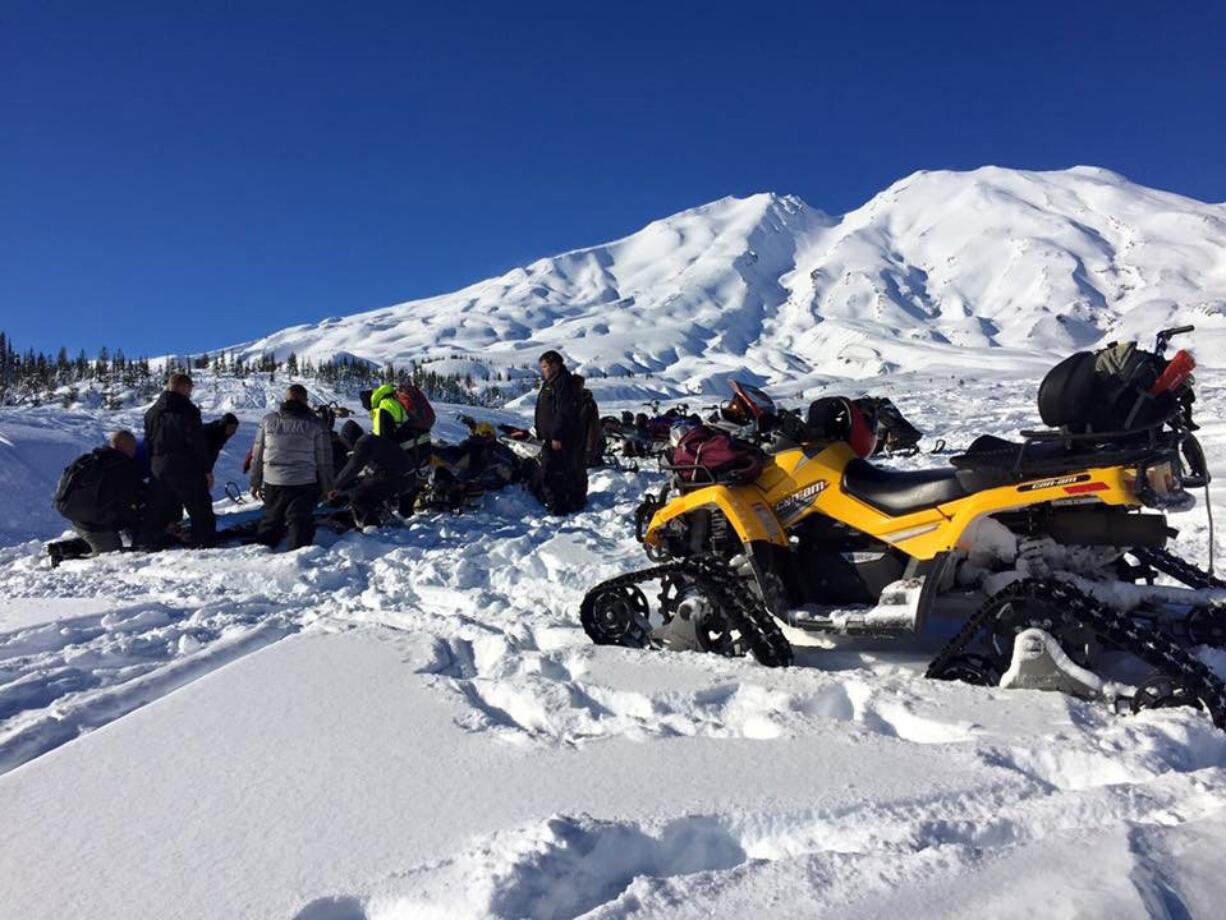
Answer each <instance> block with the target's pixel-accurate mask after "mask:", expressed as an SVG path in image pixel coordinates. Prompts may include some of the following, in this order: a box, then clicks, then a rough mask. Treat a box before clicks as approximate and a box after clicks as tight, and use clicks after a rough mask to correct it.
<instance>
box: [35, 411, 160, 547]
mask: <svg viewBox="0 0 1226 920" xmlns="http://www.w3.org/2000/svg"><path fill="white" fill-rule="evenodd" d="M55 509H56V510H57V511H58V512H59V513H60V514H62V515H63V516H64V517H66V518H68V522H69V523H70V524H72V529H73V530H75V531H76V532H77V534H78V535H79V536H80V537H81V538H82V539H83V540H85V542H86V543H88V544H89V548H90V549H91V550H93V551H94V552H95V553H113V552H115V551H116V550H119V549H121V548H122V547H123V539H122V537H121V535H120V534H121V532H123V531H127V532H129V533H130V534H131V536H132V543H133V545H134V546H135V545H138V544H139V543H140V542H141V540H142V539H143V538H144V537H145V536H146V533H145V531H146V529H147V527H148V525H149V511H150V508H149V487H148V486H147V485H146V484H145V476H144V472H143V471H142V470H141V467H140V464H139V463H137V461H136V435H134V434H132V432H130V431H116V432H115V433H114V434H112V435H111V436H110V438H108V439H107V446H106V447H99V448H97V449H95V450H92V451H90V452H89V453H88V454H85V455H84V456H81V457H78V458H77V459H76V460H74V461H73V462H72V464H71V465H70V466H69V467H68V468H67V469H66V470H64V473H63V475H62V476H61V477H60V482H59V485H58V486H57V487H56V490H55Z"/></svg>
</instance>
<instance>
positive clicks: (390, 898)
mask: <svg viewBox="0 0 1226 920" xmlns="http://www.w3.org/2000/svg"><path fill="white" fill-rule="evenodd" d="M1036 383H1037V381H1036V380H1035V379H1030V380H1029V381H1024V382H1023V381H1020V380H1013V381H1010V382H1007V383H1006V382H1002V381H1000V380H998V379H995V378H994V377H992V378H988V379H984V380H974V379H965V380H963V382H962V384H961V385H959V384H958V383H957V382H956V381H955V380H952V379H950V378H949V377H944V378H942V377H923V376H913V375H896V376H892V377H888V378H883V379H881V380H878V381H875V382H874V383H873V385H872V387H871V388H870V389H871V390H872V392H876V393H882V394H888V395H890V396H891V397H892V398H893V399H895V400H896V401H897V402H898V404H899V405H900V407H901V408H902V409H903V411H904V412H905V413H906V414H907V415H908V416H909V417H911V418H914V419H915V420H916V421H917V422H918V423H920V424H921V425H922V426H923V427H925V428H926V429H927V430H929V431H931V432H933V433H939V434H941V435H942V436H944V437H946V438H947V439H949V441H950V443H951V444H955V445H961V444H966V443H967V442H969V440H970V439H971V438H972V437H973V436H974V435H976V434H979V433H983V432H992V433H997V434H1001V435H1005V434H1011V433H1013V432H1015V431H1016V429H1017V428H1018V427H1021V426H1023V425H1028V424H1031V423H1032V422H1033V418H1034V409H1033V394H1034V388H1035V386H1036ZM951 391H954V392H957V394H958V398H957V399H956V400H950V399H948V398H947V397H946V394H947V393H949V392H951ZM1200 392H1201V396H1202V403H1201V409H1202V412H1201V418H1202V420H1203V421H1204V422H1205V427H1204V430H1203V432H1202V434H1203V436H1204V442H1205V445H1206V447H1207V449H1208V451H1209V453H1210V456H1211V457H1212V463H1213V471H1214V473H1215V474H1216V475H1217V477H1218V478H1219V480H1221V479H1226V422H1223V421H1222V419H1223V418H1224V417H1226V377H1223V375H1222V374H1220V373H1215V372H1210V373H1207V374H1205V375H1204V377H1203V379H1202V381H1201V384H1200ZM43 412H44V413H45V417H44V418H43V421H42V424H43V425H44V427H45V428H46V429H47V430H49V431H50V430H54V429H55V428H56V427H57V426H60V427H63V426H67V425H68V424H71V425H73V426H77V425H79V424H80V420H79V419H75V418H70V419H64V418H62V417H61V416H60V415H59V413H58V412H56V411H55V410H43ZM29 415H30V413H29V412H23V413H22V414H21V415H20V417H21V418H23V419H25V420H26V421H25V423H27V424H32V419H30V418H29ZM8 418H9V416H8V414H2V415H0V421H5V420H7V419H8ZM104 421H105V419H104V418H99V419H98V420H97V421H96V422H95V424H96V426H97V427H102V425H103V423H104ZM448 424H449V425H450V424H453V423H451V422H449V423H448ZM248 437H249V435H248ZM245 447H246V444H245V443H240V444H238V445H236V446H235V452H236V453H238V454H240V455H241V452H242V451H243V450H245ZM909 462H910V463H911V464H912V465H924V464H931V463H936V462H940V461H939V460H938V459H937V458H932V457H923V456H921V457H916V458H912V460H910V461H909ZM658 484H659V479H658V477H657V476H654V475H650V474H640V475H638V476H635V475H632V474H629V473H615V472H610V471H604V472H600V473H598V474H596V475H595V476H594V477H593V486H592V503H591V507H590V508H589V510H587V511H586V512H584V513H583V514H580V515H577V516H575V517H573V518H569V519H567V520H566V521H565V522H564V523H562V524H561V525H559V524H558V523H557V522H554V521H550V520H548V519H544V518H542V516H541V515H540V513H539V510H538V509H537V507H536V506H535V504H534V503H533V502H532V501H531V500H530V499H529V498H528V497H527V496H526V495H524V494H522V493H518V492H515V491H509V492H504V493H501V494H498V495H492V496H487V497H486V498H485V499H484V500H483V502H482V504H481V506H480V507H479V509H477V510H476V511H474V512H472V513H469V514H465V515H460V516H450V515H441V516H433V515H427V516H422V517H419V518H416V519H415V520H414V521H413V523H412V524H411V526H409V527H408V528H406V529H402V530H395V529H389V530H384V531H380V532H377V533H367V534H350V535H346V536H344V537H342V538H336V537H334V536H324V537H322V538H321V544H322V545H320V546H316V547H312V548H309V549H305V550H302V551H299V552H297V553H282V554H278V555H270V554H269V553H268V552H267V551H265V550H264V549H262V548H257V547H244V548H232V549H221V550H215V551H208V552H191V551H177V552H168V553H163V554H160V555H155V556H112V557H109V558H101V559H95V560H82V561H77V562H70V563H66V564H65V565H63V566H61V567H60V568H58V569H56V570H50V569H48V568H47V567H46V563H45V560H44V558H43V557H42V555H41V546H40V545H39V544H37V543H33V542H31V543H27V544H23V545H19V546H12V547H8V548H3V549H0V598H2V599H3V600H2V601H0V813H3V814H4V815H5V817H6V824H5V827H6V830H5V833H4V834H3V835H0V866H3V867H4V869H3V871H2V872H0V916H5V917H7V916H9V915H11V916H14V917H33V918H44V917H45V918H52V917H55V918H58V917H68V916H89V917H91V918H130V917H134V916H141V917H144V916H156V917H165V918H192V920H197V918H214V917H215V918H219V920H220V918H226V920H228V918H233V917H257V918H263V917H268V918H290V917H293V918H300V920H399V918H414V920H416V918H421V917H462V918H480V917H507V918H518V917H533V918H554V917H558V918H561V917H571V916H577V915H584V916H588V917H592V918H614V917H629V916H634V917H669V918H672V917H712V916H714V917H727V916H743V917H810V916H818V915H820V916H830V917H840V918H851V917H864V918H875V917H881V916H890V915H898V916H902V915H906V916H948V917H983V916H991V917H1043V918H1052V917H1107V916H1109V917H1119V918H1142V917H1149V916H1155V915H1157V916H1188V917H1210V916H1216V906H1217V905H1218V904H1220V903H1221V901H1222V899H1223V898H1224V897H1226V879H1223V877H1222V874H1221V872H1220V871H1219V868H1218V866H1217V863H1218V861H1219V855H1220V852H1221V847H1222V845H1223V844H1226V734H1222V733H1221V732H1218V731H1216V730H1214V729H1213V728H1212V726H1211V725H1210V723H1209V722H1208V721H1207V720H1206V719H1205V718H1204V717H1203V716H1201V715H1198V714H1196V713H1194V712H1191V711H1186V710H1183V711H1181V710H1168V711H1161V712H1152V713H1148V714H1145V715H1144V716H1141V717H1129V716H1113V715H1112V714H1110V713H1109V712H1108V711H1107V710H1106V709H1105V708H1103V707H1099V706H1095V705H1090V704H1085V703H1080V702H1077V701H1075V700H1072V699H1070V698H1067V697H1062V696H1059V695H1056V694H1044V693H1037V692H1022V691H1012V692H1011V691H1003V690H996V689H983V688H975V687H969V686H963V685H953V684H941V683H934V682H930V681H927V680H925V679H923V677H922V673H923V668H924V665H925V663H926V661H927V659H928V657H929V656H930V655H931V652H932V650H933V649H934V648H935V647H936V646H938V645H939V644H940V642H941V641H943V638H944V636H946V635H948V631H949V629H950V628H952V626H953V625H954V624H952V623H944V622H942V623H937V624H934V629H935V632H934V633H933V634H932V635H926V636H924V637H921V638H920V639H919V640H917V641H914V642H900V643H888V642H875V643H874V642H863V641H862V642H849V641H836V642H832V643H831V647H829V648H808V649H801V650H799V652H798V661H797V666H796V667H793V668H789V669H786V670H783V671H770V670H767V669H764V668H761V667H759V666H757V665H755V664H753V663H752V662H750V661H748V660H740V661H730V660H726V659H720V658H715V657H713V656H703V655H697V654H690V653H686V654H670V653H662V652H661V653H651V652H637V651H629V650H624V649H615V648H605V647H595V646H593V645H591V644H590V643H589V642H588V640H587V638H586V637H585V636H584V634H583V632H582V630H581V629H580V627H579V624H578V622H577V616H576V611H577V608H578V605H579V601H580V599H581V597H582V595H583V593H584V591H585V590H586V589H587V588H588V587H589V586H590V585H591V584H592V583H593V582H595V581H598V580H600V579H602V578H605V577H608V576H611V575H613V574H616V573H619V572H622V571H627V570H630V569H633V568H636V567H639V566H641V565H643V564H644V561H645V560H644V558H643V555H642V550H641V547H639V546H638V545H637V544H636V543H635V542H634V540H633V537H632V536H631V533H630V526H629V519H630V515H631V513H632V510H633V508H634V506H635V504H636V503H637V501H638V500H639V498H640V496H641V495H642V493H643V492H644V490H646V489H649V488H655V487H657V486H658ZM1214 498H1215V501H1216V507H1217V511H1218V520H1219V521H1220V520H1224V519H1226V501H1224V500H1223V496H1222V494H1221V493H1220V490H1218V491H1217V492H1215V495H1214ZM1172 523H1174V524H1175V525H1176V526H1178V527H1179V528H1180V534H1179V537H1178V540H1177V545H1176V548H1177V550H1178V551H1179V552H1180V553H1181V554H1182V555H1184V556H1187V557H1189V558H1195V559H1204V558H1205V556H1206V548H1207V538H1208V533H1207V521H1206V518H1205V515H1204V510H1203V508H1198V509H1197V510H1194V511H1192V512H1189V513H1186V514H1181V515H1178V516H1175V517H1174V518H1173V519H1172ZM1217 544H1218V553H1219V559H1220V558H1221V557H1222V553H1224V552H1226V540H1223V538H1222V534H1221V533H1219V535H1218V540H1217ZM1202 654H1203V656H1204V657H1205V659H1206V660H1207V661H1209V662H1210V663H1211V664H1213V665H1214V666H1216V667H1217V669H1218V670H1219V671H1220V672H1222V673H1224V674H1226V655H1223V654H1222V653H1220V652H1212V651H1208V650H1205V651H1203V652H1202Z"/></svg>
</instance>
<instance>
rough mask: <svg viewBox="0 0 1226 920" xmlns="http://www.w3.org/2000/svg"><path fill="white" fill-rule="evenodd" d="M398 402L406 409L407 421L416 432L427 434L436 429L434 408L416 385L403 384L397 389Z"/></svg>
mask: <svg viewBox="0 0 1226 920" xmlns="http://www.w3.org/2000/svg"><path fill="white" fill-rule="evenodd" d="M396 401H397V402H399V403H400V405H401V406H402V407H403V408H404V415H405V420H404V422H403V424H405V425H408V426H409V427H410V428H412V429H413V430H414V431H416V432H420V433H423V434H424V433H425V432H427V431H429V430H430V429H431V428H433V427H434V407H433V406H431V405H430V400H428V399H427V398H426V394H425V393H423V392H422V391H421V387H419V386H417V385H416V384H414V383H402V384H400V386H398V387H397V388H396Z"/></svg>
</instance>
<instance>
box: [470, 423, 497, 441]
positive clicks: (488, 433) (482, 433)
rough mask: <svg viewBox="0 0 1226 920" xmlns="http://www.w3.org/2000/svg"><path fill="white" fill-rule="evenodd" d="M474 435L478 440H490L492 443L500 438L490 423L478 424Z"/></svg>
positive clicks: (474, 429)
mask: <svg viewBox="0 0 1226 920" xmlns="http://www.w3.org/2000/svg"><path fill="white" fill-rule="evenodd" d="M473 434H474V435H476V436H477V437H478V438H489V439H490V440H491V441H492V440H494V439H496V438H497V437H498V432H497V431H495V430H494V426H493V425H491V424H490V423H489V422H478V423H477V424H476V425H475V426H474V427H473Z"/></svg>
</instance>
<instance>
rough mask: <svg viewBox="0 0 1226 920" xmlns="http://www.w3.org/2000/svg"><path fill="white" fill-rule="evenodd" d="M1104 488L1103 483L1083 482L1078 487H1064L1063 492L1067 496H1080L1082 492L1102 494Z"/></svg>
mask: <svg viewBox="0 0 1226 920" xmlns="http://www.w3.org/2000/svg"><path fill="white" fill-rule="evenodd" d="M1106 488H1107V484H1106V483H1105V482H1083V483H1082V484H1081V485H1079V486H1065V487H1064V491H1065V492H1067V493H1068V494H1069V495H1080V494H1082V493H1083V492H1102V491H1103V490H1104V489H1106Z"/></svg>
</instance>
